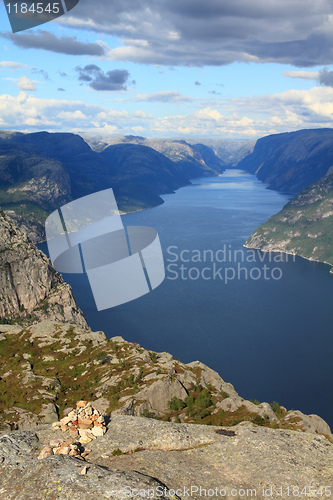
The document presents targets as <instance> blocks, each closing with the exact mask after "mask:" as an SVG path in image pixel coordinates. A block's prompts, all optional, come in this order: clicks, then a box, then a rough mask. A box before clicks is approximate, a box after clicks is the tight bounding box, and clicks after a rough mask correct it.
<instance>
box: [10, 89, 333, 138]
mask: <svg viewBox="0 0 333 500" xmlns="http://www.w3.org/2000/svg"><path fill="white" fill-rule="evenodd" d="M197 105H198V106H199V105H200V108H199V107H198V108H196V106H197ZM143 106H144V104H143ZM143 106H142V107H143ZM194 106H195V107H193V108H192V109H189V108H188V107H187V108H186V110H185V109H184V108H180V109H182V111H181V112H180V113H178V114H177V115H172V114H171V115H168V116H165V115H163V116H159V115H158V114H156V116H154V115H152V114H148V113H147V112H146V111H144V110H141V109H137V110H136V111H135V112H133V113H130V112H128V111H118V110H114V109H110V108H109V107H104V106H97V105H92V104H87V103H84V102H82V101H69V100H65V99H54V98H53V99H41V98H37V97H35V96H33V95H29V94H28V93H27V92H24V91H22V92H20V94H19V95H18V96H16V97H13V96H10V95H2V96H0V116H1V126H2V128H6V129H8V130H11V129H14V130H15V129H17V124H18V123H20V124H21V130H23V131H24V130H27V131H28V130H30V131H31V130H50V131H52V130H53V131H60V130H63V131H73V132H78V133H80V132H84V131H86V132H87V133H88V132H89V133H97V132H98V133H120V134H123V135H126V134H133V133H134V134H136V133H139V132H140V135H145V136H148V137H149V136H151V135H153V136H155V137H179V136H184V137H186V136H196V137H224V138H236V139H239V138H246V137H249V138H257V137H263V136H265V135H268V134H275V133H280V132H286V131H293V130H299V129H302V128H322V127H330V126H331V123H332V114H333V88H332V87H330V86H327V87H322V86H318V87H314V88H312V89H310V90H288V91H285V92H281V93H277V94H272V95H263V96H252V97H248V96H246V97H242V98H240V97H239V98H232V99H219V101H218V102H213V101H212V100H210V103H208V102H207V103H206V104H205V101H200V102H197V101H196V102H195V103H194Z"/></svg>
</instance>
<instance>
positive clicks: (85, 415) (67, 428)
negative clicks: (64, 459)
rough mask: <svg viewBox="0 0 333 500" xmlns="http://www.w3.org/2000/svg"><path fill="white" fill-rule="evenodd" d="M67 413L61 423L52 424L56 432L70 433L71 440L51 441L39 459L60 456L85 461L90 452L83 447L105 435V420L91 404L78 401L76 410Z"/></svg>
mask: <svg viewBox="0 0 333 500" xmlns="http://www.w3.org/2000/svg"><path fill="white" fill-rule="evenodd" d="M66 413H67V415H66V416H65V417H63V418H62V419H61V420H60V421H59V422H54V423H53V424H52V428H53V430H54V431H59V430H61V431H62V432H68V433H69V435H70V439H53V440H51V441H50V443H49V445H48V446H46V447H45V448H43V450H42V451H41V453H40V455H39V457H38V458H39V459H42V458H45V457H48V456H50V455H58V454H59V455H70V456H72V457H76V458H81V459H84V458H85V456H86V455H87V454H88V453H89V451H90V450H88V449H86V448H84V446H83V445H84V444H88V443H90V442H91V441H92V440H93V439H96V438H98V437H102V436H103V435H104V434H105V432H106V426H105V419H104V417H103V415H102V414H101V412H100V411H99V410H97V408H94V407H93V405H92V404H91V403H88V402H87V401H78V402H77V403H76V408H75V409H72V410H70V411H69V412H66Z"/></svg>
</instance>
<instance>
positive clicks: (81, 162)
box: [0, 132, 106, 201]
mask: <svg viewBox="0 0 333 500" xmlns="http://www.w3.org/2000/svg"><path fill="white" fill-rule="evenodd" d="M14 140H15V142H16V143H19V144H22V145H26V146H27V145H29V146H30V147H31V148H32V150H33V151H34V152H35V154H38V155H40V156H42V157H47V158H52V159H54V160H57V161H59V162H61V163H62V164H63V165H64V167H65V168H66V171H67V173H68V175H69V178H70V183H71V192H72V196H73V198H78V197H80V196H84V195H86V194H89V193H91V192H94V191H97V190H98V189H100V186H102V185H103V184H104V182H105V174H106V166H105V164H104V162H103V160H102V159H101V158H100V156H99V155H98V154H97V153H95V152H94V151H92V150H91V148H90V147H89V146H88V144H87V143H86V142H85V141H84V140H83V139H82V137H80V136H79V135H76V134H70V133H54V134H53V133H49V132H36V133H32V134H19V135H17V136H15V138H14ZM0 201H1V200H0Z"/></svg>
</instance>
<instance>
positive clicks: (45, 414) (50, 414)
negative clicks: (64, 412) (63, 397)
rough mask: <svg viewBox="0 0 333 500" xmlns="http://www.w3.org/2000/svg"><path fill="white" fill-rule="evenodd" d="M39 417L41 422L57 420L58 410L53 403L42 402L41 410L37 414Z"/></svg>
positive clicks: (46, 422)
mask: <svg viewBox="0 0 333 500" xmlns="http://www.w3.org/2000/svg"><path fill="white" fill-rule="evenodd" d="M39 417H40V419H41V423H43V424H52V423H53V422H57V421H58V412H57V408H56V406H55V404H53V403H49V404H44V405H43V408H42V411H41V412H40V414H39Z"/></svg>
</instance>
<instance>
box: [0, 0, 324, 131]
mask: <svg viewBox="0 0 333 500" xmlns="http://www.w3.org/2000/svg"><path fill="white" fill-rule="evenodd" d="M59 1H60V0H59ZM0 50H1V57H0V128H1V129H3V130H20V131H23V132H34V131H40V130H48V131H52V132H59V131H66V132H75V133H85V134H88V135H92V136H101V137H102V136H107V135H113V134H120V135H140V136H145V137H165V138H182V139H183V138H186V137H201V138H210V139H211V138H214V139H257V138H259V137H263V136H265V135H269V134H275V133H281V132H290V131H294V130H299V129H304V128H322V127H332V118H333V2H332V0H315V1H314V0H206V1H203V0H80V2H79V4H78V5H77V6H76V7H75V8H73V9H72V10H71V11H70V12H68V13H67V14H65V15H63V16H61V17H59V18H57V19H55V20H53V21H51V22H49V23H46V24H43V25H40V26H38V27H35V28H32V29H29V30H25V31H22V32H19V33H12V31H11V27H10V23H9V20H8V17H7V14H6V10H5V7H4V3H3V2H0Z"/></svg>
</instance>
